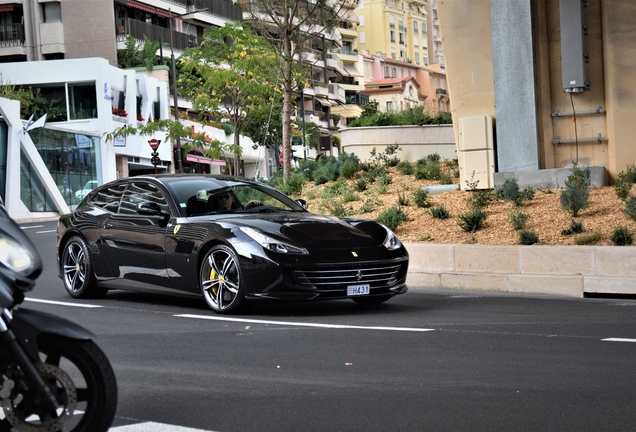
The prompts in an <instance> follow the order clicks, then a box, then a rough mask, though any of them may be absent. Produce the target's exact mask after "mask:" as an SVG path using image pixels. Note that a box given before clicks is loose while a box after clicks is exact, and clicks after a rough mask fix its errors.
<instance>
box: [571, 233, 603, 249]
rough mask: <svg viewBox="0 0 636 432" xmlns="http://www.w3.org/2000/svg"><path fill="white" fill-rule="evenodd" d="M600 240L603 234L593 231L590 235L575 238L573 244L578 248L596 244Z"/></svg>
mask: <svg viewBox="0 0 636 432" xmlns="http://www.w3.org/2000/svg"><path fill="white" fill-rule="evenodd" d="M601 240H603V234H601V233H600V232H598V231H594V232H593V233H592V234H588V235H582V236H579V237H577V238H576V240H574V243H575V244H577V245H578V246H584V245H592V244H596V243H598V242H600V241H601Z"/></svg>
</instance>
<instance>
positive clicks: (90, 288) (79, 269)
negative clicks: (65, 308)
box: [62, 236, 108, 298]
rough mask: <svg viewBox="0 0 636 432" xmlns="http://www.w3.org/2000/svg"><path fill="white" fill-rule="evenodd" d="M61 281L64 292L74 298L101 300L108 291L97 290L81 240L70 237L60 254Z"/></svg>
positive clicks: (85, 247)
mask: <svg viewBox="0 0 636 432" xmlns="http://www.w3.org/2000/svg"><path fill="white" fill-rule="evenodd" d="M62 280H63V281H64V288H66V292H67V293H68V294H69V295H70V296H71V297H74V298H102V297H104V296H105V295H106V293H107V292H108V290H106V289H103V288H99V287H98V286H97V281H96V279H95V272H94V271H93V263H92V261H91V257H90V255H89V254H88V246H87V245H86V242H85V241H84V239H83V238H81V237H78V236H75V237H72V238H71V239H70V240H69V241H68V242H66V245H64V250H63V252H62Z"/></svg>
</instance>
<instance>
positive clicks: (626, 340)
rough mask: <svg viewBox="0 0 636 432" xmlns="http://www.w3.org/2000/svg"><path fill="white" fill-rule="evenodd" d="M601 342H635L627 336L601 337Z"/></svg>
mask: <svg viewBox="0 0 636 432" xmlns="http://www.w3.org/2000/svg"><path fill="white" fill-rule="evenodd" d="M601 341H603V342H636V339H628V338H607V339H601Z"/></svg>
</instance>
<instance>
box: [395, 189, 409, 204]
mask: <svg viewBox="0 0 636 432" xmlns="http://www.w3.org/2000/svg"><path fill="white" fill-rule="evenodd" d="M398 205H399V206H408V205H409V198H408V197H407V196H406V193H405V192H400V191H398Z"/></svg>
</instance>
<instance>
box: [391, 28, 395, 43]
mask: <svg viewBox="0 0 636 432" xmlns="http://www.w3.org/2000/svg"><path fill="white" fill-rule="evenodd" d="M390 35H391V36H390V40H391V43H395V32H394V31H393V30H391V32H390Z"/></svg>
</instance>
